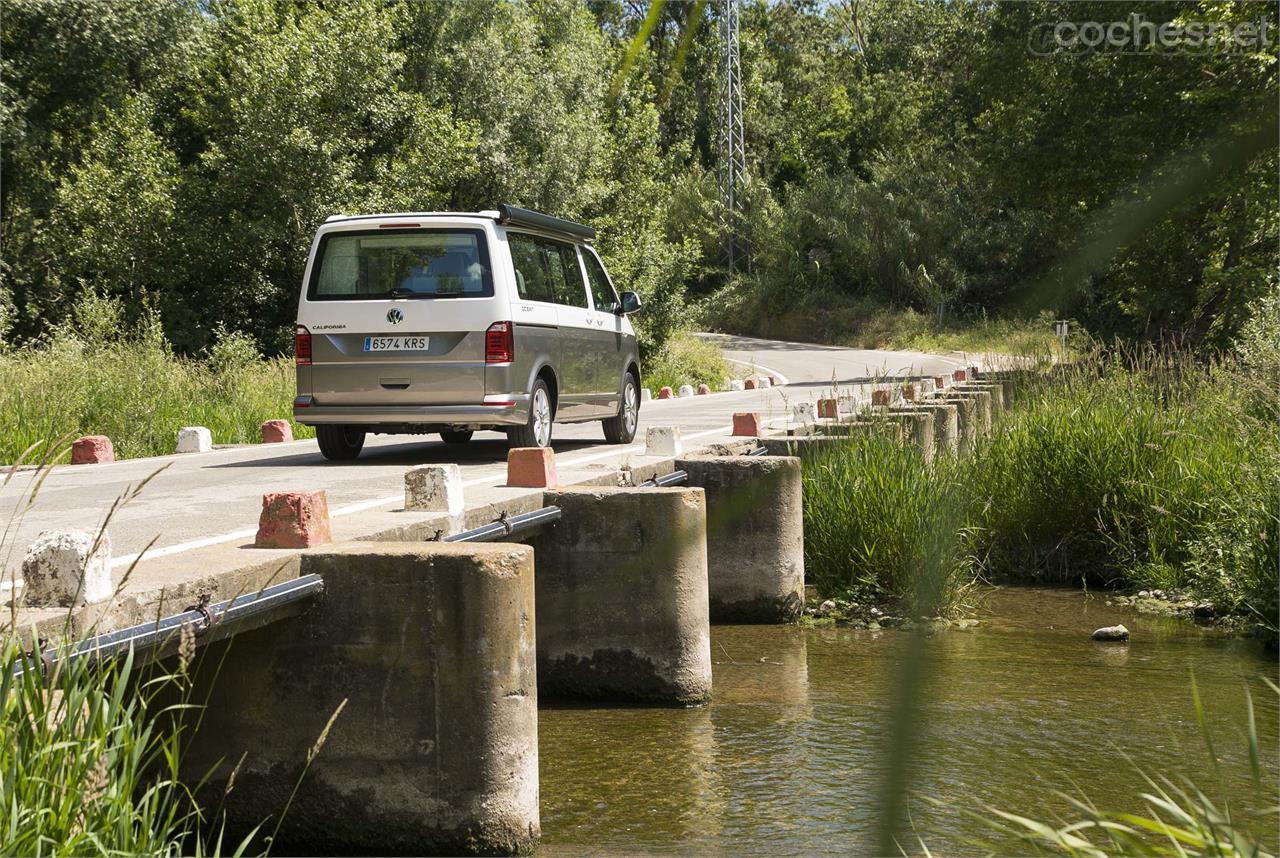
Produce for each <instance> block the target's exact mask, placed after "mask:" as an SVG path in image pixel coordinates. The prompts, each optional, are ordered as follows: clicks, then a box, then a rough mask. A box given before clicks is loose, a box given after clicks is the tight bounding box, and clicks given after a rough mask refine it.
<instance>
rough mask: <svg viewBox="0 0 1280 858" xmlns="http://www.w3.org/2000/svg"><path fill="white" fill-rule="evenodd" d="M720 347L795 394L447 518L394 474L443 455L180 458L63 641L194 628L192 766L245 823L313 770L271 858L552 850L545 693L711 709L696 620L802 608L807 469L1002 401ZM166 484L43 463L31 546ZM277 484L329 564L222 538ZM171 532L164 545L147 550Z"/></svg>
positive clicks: (698, 418)
mask: <svg viewBox="0 0 1280 858" xmlns="http://www.w3.org/2000/svg"><path fill="white" fill-rule="evenodd" d="M726 346H727V347H728V352H729V356H730V357H731V358H734V359H735V360H743V361H749V362H752V363H754V364H755V365H756V366H757V367H759V369H760V371H761V372H762V373H769V374H772V375H775V376H780V377H782V378H783V379H784V380H786V381H788V382H790V383H789V384H786V385H783V386H781V387H772V388H769V389H765V390H755V391H744V392H742V393H728V394H721V395H715V396H707V397H699V398H694V399H689V400H679V399H677V400H671V401H670V402H662V403H648V404H647V405H646V407H645V408H644V409H643V410H642V416H643V418H644V422H643V423H642V426H641V432H642V433H643V432H644V431H645V430H646V429H647V428H651V427H653V428H656V426H655V424H661V425H665V426H672V427H677V428H678V429H679V430H680V431H681V433H682V435H683V437H682V442H683V443H684V444H685V445H686V446H687V452H684V453H682V452H680V451H677V450H674V449H673V448H671V447H670V444H669V442H670V440H671V439H670V438H669V437H666V436H664V434H663V433H659V436H663V437H660V438H659V440H660V441H664V442H665V446H661V449H663V450H665V451H666V452H665V453H664V454H662V455H650V454H652V453H655V450H653V449H649V448H647V447H646V446H645V445H636V446H635V447H631V448H626V449H623V450H619V449H618V448H613V447H605V446H603V445H600V446H599V447H596V446H594V445H588V444H585V443H583V442H582V441H575V440H574V439H573V438H570V439H568V440H566V441H561V442H560V443H558V444H557V458H556V462H555V466H556V470H557V476H558V478H556V479H554V480H552V481H550V482H551V484H550V485H548V486H546V487H545V488H544V487H534V488H529V487H519V486H510V485H508V484H507V483H508V480H506V479H505V477H506V471H505V462H501V461H499V462H494V461H493V460H492V458H489V459H486V458H485V457H486V454H488V455H489V456H490V457H493V454H494V452H495V450H494V449H493V448H492V447H490V446H489V445H485V444H477V445H474V448H473V450H468V457H467V459H466V462H465V464H464V465H463V467H462V469H461V471H460V472H459V477H458V478H456V479H455V480H454V485H453V486H452V489H451V490H456V489H459V488H460V489H461V490H462V491H463V492H464V494H465V502H464V503H463V504H462V506H461V507H458V506H456V504H452V503H446V504H445V506H443V507H439V508H437V509H427V510H422V509H413V508H410V507H412V506H416V505H417V504H416V503H414V502H410V500H409V499H408V498H407V496H406V492H405V490H404V488H403V483H404V481H405V480H406V478H407V477H409V478H410V479H411V480H412V477H411V476H410V474H411V473H412V472H411V471H410V467H409V466H410V465H421V464H423V463H424V462H426V463H428V464H430V462H431V460H433V459H435V460H437V461H438V460H440V459H443V458H445V456H444V455H443V453H444V452H445V450H446V449H448V448H443V447H441V446H438V445H429V444H422V443H417V444H413V445H406V444H404V443H403V442H397V441H396V440H389V441H384V442H382V443H381V444H378V445H377V447H376V449H375V450H374V453H375V455H374V456H373V457H372V461H371V462H368V463H366V462H365V461H364V460H361V462H359V463H357V464H353V465H347V466H333V465H323V466H321V465H319V462H318V459H319V457H318V454H316V453H315V452H314V443H313V442H298V443H297V444H296V445H294V447H292V448H289V449H279V448H277V449H275V450H271V451H265V450H263V449H262V448H251V449H240V450H227V451H219V452H215V453H209V454H202V455H201V456H200V457H181V458H176V459H175V460H174V463H173V467H171V468H170V470H169V471H165V472H163V473H162V474H161V475H160V476H159V477H157V478H156V479H155V480H153V482H152V483H151V484H149V485H148V486H147V488H146V490H145V491H144V493H143V494H142V495H141V496H140V497H139V499H138V501H131V502H130V503H129V504H128V505H126V506H125V507H124V508H123V514H122V516H121V518H120V519H113V520H112V522H111V524H110V530H111V532H112V536H113V538H114V539H116V541H117V542H116V544H117V547H118V548H119V549H122V554H121V555H120V556H117V557H116V558H114V560H113V561H112V562H113V563H114V564H115V565H116V566H117V567H118V568H126V567H127V568H131V570H132V571H131V572H130V576H129V580H128V581H127V582H126V585H125V586H124V587H123V588H121V589H120V591H119V593H118V594H117V595H116V596H115V597H114V598H111V599H108V600H105V601H103V602H99V603H95V604H91V605H88V606H85V607H83V608H80V609H78V610H76V611H75V612H74V617H75V631H76V632H77V633H78V634H81V635H88V634H103V633H112V632H114V633H115V634H116V635H117V636H120V635H124V636H125V637H129V636H131V635H133V636H135V637H133V638H130V639H134V640H141V638H138V637H136V635H137V634H139V632H138V630H139V629H140V630H141V632H140V634H142V635H150V636H151V637H152V638H155V639H156V640H153V641H151V642H152V643H158V644H159V645H160V649H159V650H158V651H159V652H164V651H165V650H164V647H165V646H170V647H171V646H172V644H173V643H174V642H175V641H176V635H175V634H174V633H173V631H174V630H175V629H176V628H177V626H176V625H174V624H173V623H171V624H169V625H167V626H166V627H165V628H166V629H168V630H169V634H168V637H167V638H166V639H165V640H159V638H160V637H161V630H159V629H157V628H156V618H157V617H172V618H173V619H174V622H175V623H182V622H191V623H193V624H194V626H195V627H196V628H197V629H198V630H199V631H200V632H201V635H202V636H201V638H200V639H201V641H202V642H207V643H208V646H206V647H205V648H204V649H203V663H204V665H205V666H206V669H202V670H200V671H197V673H196V676H197V680H198V683H199V687H198V688H197V690H196V698H195V699H197V700H203V699H206V696H207V699H209V700H210V701H211V705H210V707H209V708H208V710H207V711H206V712H205V713H204V714H203V716H202V718H201V721H200V726H199V729H198V731H197V732H196V733H195V735H194V736H193V737H192V741H191V744H190V747H189V750H188V754H187V757H186V764H187V765H188V766H189V767H190V771H191V772H192V774H193V776H202V775H204V774H205V773H206V772H207V771H209V770H212V771H213V772H214V775H213V777H212V778H211V779H210V780H209V782H208V784H207V786H206V789H208V790H209V791H210V792H209V794H210V795H211V796H213V799H212V800H213V801H214V802H215V803H219V802H223V801H224V796H223V788H224V787H225V786H226V785H227V784H229V783H230V782H232V781H234V789H232V790H231V791H230V792H229V793H226V795H225V806H226V808H227V810H228V813H229V816H230V819H231V821H232V823H233V825H235V824H240V825H243V826H245V827H249V826H252V825H254V824H257V823H258V822H260V821H261V820H262V818H263V817H264V816H266V815H268V814H271V813H273V812H276V811H278V810H279V809H280V808H281V807H283V806H284V804H285V803H286V801H287V799H288V797H289V795H290V793H291V791H292V790H293V788H294V786H295V784H297V783H298V782H299V779H300V777H301V775H302V772H303V770H304V769H306V776H305V778H302V780H301V783H302V786H301V789H300V790H299V792H298V795H297V797H296V798H295V799H294V801H293V803H292V805H291V806H290V810H289V813H288V815H287V816H286V818H285V821H284V824H283V828H282V829H281V831H280V835H279V841H278V844H277V851H293V852H350V853H370V852H380V853H381V852H386V853H390V852H410V853H419V854H420V853H423V852H431V851H436V852H444V853H455V852H463V851H465V852H485V853H493V852H497V853H508V852H519V851H525V850H527V849H529V848H531V847H532V845H533V844H534V843H535V842H536V840H537V838H538V834H539V818H538V756H537V753H538V752H537V708H538V701H539V700H540V699H541V700H543V701H547V700H550V699H567V700H574V701H579V702H581V703H586V704H591V703H593V702H609V703H618V702H624V703H631V704H649V705H671V706H689V705H698V704H699V703H702V702H704V701H706V700H707V699H708V698H709V697H710V695H712V694H714V689H713V687H712V682H711V653H710V632H709V627H710V624H711V623H713V622H722V621H723V622H786V621H788V620H790V619H792V618H794V617H795V616H796V615H797V614H798V613H799V611H800V610H801V608H802V605H803V598H804V590H803V582H804V576H803V532H802V519H801V501H802V498H801V481H800V468H801V460H802V459H803V458H805V457H808V456H810V455H812V454H813V453H814V452H815V451H817V450H820V449H822V448H824V447H826V446H830V445H832V444H836V443H839V437H838V436H840V435H842V434H847V433H850V432H858V431H872V430H874V431H882V430H883V429H884V428H885V427H886V426H887V427H889V431H893V432H897V433H898V434H899V435H900V436H901V437H903V438H904V440H906V441H908V442H910V443H914V444H917V445H918V446H919V447H920V449H921V450H922V451H923V452H925V454H926V456H927V457H932V456H935V455H949V454H955V453H958V452H961V451H963V450H964V449H966V448H969V447H972V444H973V443H974V442H975V440H976V438H977V437H978V436H979V435H980V434H981V433H982V432H984V431H987V429H989V426H990V419H991V413H992V410H993V409H998V408H1000V407H1002V405H1003V403H1004V401H1005V391H1004V388H1003V386H1002V385H1000V384H999V383H998V382H997V383H994V384H991V383H983V382H979V383H976V384H975V383H973V382H972V381H971V379H968V378H963V379H958V378H957V376H956V369H957V368H959V367H961V366H965V365H968V364H970V363H971V361H967V360H964V359H963V358H962V357H958V358H944V357H927V356H919V355H901V354H898V355H894V354H886V353H858V352H851V351H850V350H838V349H825V348H822V347H811V346H794V345H789V344H777V343H766V342H763V341H742V340H729V341H727V342H726ZM868 354H870V355H871V356H873V357H874V358H876V359H877V361H878V362H877V363H876V364H871V363H870V362H869V360H868V358H867V355H868ZM757 355H759V356H758V357H757ZM895 362H901V363H899V365H897V366H894V365H892V364H894V363H895ZM833 373H834V375H835V378H836V383H835V384H834V385H833V384H832V376H833ZM963 374H964V373H963V372H962V373H961V375H963ZM888 377H894V378H895V379H896V380H895V381H893V382H890V381H888V380H887V378H888ZM905 377H912V378H916V379H919V380H920V382H921V383H920V384H918V385H913V386H909V387H906V388H904V387H903V385H902V382H901V379H902V378H905ZM935 377H936V378H939V379H943V380H944V381H945V385H943V384H940V383H939V382H938V381H935ZM842 379H843V383H842ZM797 406H800V407H799V408H797ZM741 413H752V414H755V415H757V420H756V421H753V422H754V423H757V424H758V425H759V426H760V427H761V431H760V432H759V433H758V434H757V433H756V432H754V431H752V432H750V434H748V435H742V434H739V435H735V434H734V429H735V425H734V424H735V423H739V421H737V420H734V419H732V418H733V417H734V415H735V414H741ZM819 413H822V414H825V415H826V416H819ZM646 424H647V425H646ZM752 428H754V426H753V427H752ZM737 429H738V430H739V432H742V431H744V427H743V426H742V425H739V426H737ZM578 431H580V432H584V431H586V430H578ZM449 452H450V453H452V452H453V450H452V449H449ZM752 453H757V454H759V453H763V454H764V455H749V454H752ZM378 454H381V455H378ZM449 457H450V458H453V456H449ZM196 459H201V460H202V461H198V462H197V461H196ZM156 465H157V463H156V462H155V461H147V462H122V463H119V464H117V465H100V466H92V467H89V468H58V469H57V470H56V471H55V472H54V474H53V475H52V476H50V477H49V478H48V484H47V485H48V487H46V488H45V489H43V490H42V492H41V496H40V497H39V498H38V499H37V503H36V505H35V506H33V507H32V508H31V509H30V511H29V512H28V513H27V517H26V518H25V519H24V520H23V522H22V525H21V527H20V528H19V533H27V534H33V533H34V531H35V530H36V529H40V530H43V529H47V528H50V527H59V526H61V527H70V526H78V527H85V526H86V525H88V526H92V525H93V523H94V522H93V521H92V520H90V521H85V520H84V518H85V517H86V516H88V515H89V509H90V508H93V509H94V510H95V512H94V517H95V518H96V517H99V516H100V515H101V512H99V511H98V510H100V509H101V508H103V507H105V506H106V503H104V502H103V501H105V500H106V498H104V497H102V496H101V494H100V493H101V492H102V491H104V490H105V491H106V492H107V494H108V495H109V494H110V493H112V492H115V493H116V494H119V493H121V491H122V489H123V488H124V486H123V485H122V483H125V482H131V481H134V480H138V479H140V478H142V477H143V476H145V475H146V474H147V473H150V472H152V471H154V470H155V468H156ZM175 472H176V473H175ZM680 473H683V474H684V476H683V478H681V477H680V476H679V474H680ZM673 474H674V475H675V476H674V477H672V476H671V475H673ZM95 476H96V478H97V480H98V481H101V482H96V481H95ZM175 478H176V479H175ZM655 478H656V481H657V483H659V484H657V485H655V484H653V483H654V481H655ZM662 483H665V485H664V484H662ZM245 484H247V485H248V488H246V485H245ZM153 487H154V488H155V489H156V492H155V494H153V495H151V499H148V500H143V499H144V498H147V497H148V494H150V493H151V491H152V489H153ZM282 488H299V489H301V488H322V489H324V490H325V491H327V492H329V493H330V495H331V496H333V497H335V498H336V499H338V500H339V503H338V504H337V505H336V507H335V509H333V513H334V515H333V518H332V521H331V528H332V531H333V539H334V543H333V544H332V545H324V546H319V547H314V548H310V549H308V550H303V551H299V550H294V549H272V548H255V547H253V546H252V542H251V540H252V539H253V536H254V533H255V529H254V528H251V527H243V526H242V527H238V528H235V529H229V528H231V527H234V526H235V525H244V524H248V523H251V522H253V521H254V520H255V519H256V517H257V515H258V511H259V508H260V505H261V501H260V497H259V495H260V493H261V491H264V490H269V489H282ZM393 490H394V492H395V493H394V495H393V494H391V492H392V491H393ZM224 494H230V495H232V497H233V498H234V500H232V501H231V502H228V501H227V500H226V498H225V497H224ZM157 495H158V497H156V496H157ZM370 495H372V496H370ZM206 498H207V500H206ZM0 499H3V498H0ZM446 500H448V499H446ZM453 500H454V501H456V498H454V499H453ZM7 501H8V503H9V504H13V503H15V501H16V499H15V498H14V497H12V495H10V497H8V498H7ZM95 504H96V506H95ZM549 508H554V509H555V510H557V511H558V512H557V515H556V517H557V518H558V520H556V521H554V522H550V521H549V522H548V523H546V524H544V525H543V526H541V527H534V528H530V529H529V530H527V531H524V532H510V533H508V532H507V531H508V529H509V528H508V526H507V525H502V526H500V528H499V530H500V533H499V534H498V535H500V536H502V537H505V538H504V539H503V541H498V542H479V541H477V542H470V541H466V542H444V541H439V538H440V537H441V536H448V535H449V534H454V535H457V534H458V533H459V532H463V531H470V530H471V529H473V528H477V527H481V526H485V525H490V524H492V523H493V522H494V521H499V522H511V521H512V520H513V517H517V516H521V515H523V514H528V513H533V512H535V511H537V510H544V509H549ZM77 516H78V517H77ZM201 520H203V525H201V524H200V521H201ZM170 522H172V523H173V524H174V526H175V529H176V530H177V531H178V532H179V536H178V538H177V539H176V540H174V538H173V537H169V540H170V541H165V542H161V543H157V545H156V546H153V547H152V549H151V550H148V551H146V552H145V553H144V552H143V549H144V547H145V545H146V540H148V539H150V537H149V536H148V533H168V532H170V529H169V528H168V527H167V525H168V524H169V523H170ZM489 529H490V530H493V528H489ZM209 531H213V532H212V533H210V532H209ZM201 533H203V534H204V535H199V534H201ZM140 553H141V554H142V555H143V556H142V559H141V560H138V559H137V557H136V555H137V554H140ZM285 591H289V593H292V595H291V596H288V598H286V595H287V594H286V593H285ZM268 593H269V594H272V599H263V600H262V601H260V602H257V597H258V595H259V594H268ZM277 595H279V600H278V601H279V605H278V606H277V605H276V604H275V602H274V601H273V600H274V599H275V597H276V596H277ZM298 597H303V598H298ZM255 602H257V603H256V604H254V603H255ZM210 605H212V606H214V607H213V611H214V612H212V613H211V611H210V608H209V607H208V606H210ZM236 605H239V606H240V607H239V608H237V607H236ZM228 606H230V607H228ZM241 610H242V614H234V611H241ZM217 612H223V613H217ZM233 614H234V616H233ZM65 617H66V609H55V608H44V609H25V610H23V611H21V612H19V613H18V615H17V622H18V625H19V628H20V629H25V628H27V627H29V626H31V625H32V624H34V625H35V627H37V628H44V629H46V630H47V632H48V633H49V634H50V635H52V634H53V633H54V630H55V629H56V628H60V627H61V624H62V623H63V621H64V620H65ZM237 618H239V619H237ZM219 620H225V622H223V623H221V624H219V622H218V621H219ZM210 621H212V622H210ZM121 629H123V630H125V631H124V632H119V631H116V630H121ZM117 639H118V638H112V639H111V640H117ZM339 710H340V711H339ZM335 712H338V713H339V714H338V715H337V717H336V719H335V720H333V722H332V724H331V725H330V723H329V722H330V719H331V717H332V716H333V715H334V713H335ZM327 725H328V726H327ZM322 733H327V740H326V743H325V745H324V748H323V750H322V751H321V752H320V753H319V755H317V756H316V757H315V759H314V760H310V761H309V754H310V751H311V749H312V747H313V745H314V744H315V742H316V740H317V737H318V736H320V735H321V734H322ZM308 762H310V766H309V768H307V765H308Z"/></svg>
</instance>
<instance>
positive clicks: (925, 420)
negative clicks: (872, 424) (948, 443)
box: [879, 408, 935, 462]
mask: <svg viewBox="0 0 1280 858" xmlns="http://www.w3.org/2000/svg"><path fill="white" fill-rule="evenodd" d="M879 413H880V416H881V417H883V418H884V419H885V420H886V421H887V422H889V423H890V424H893V423H897V424H899V425H901V426H902V429H903V433H904V435H905V438H906V441H907V443H908V444H910V445H911V446H913V447H915V448H916V449H918V450H919V451H920V453H921V455H922V456H924V460H925V461H926V462H932V461H933V452H934V447H935V444H934V440H933V415H932V414H927V413H925V412H923V411H919V410H913V409H905V408H884V409H882V410H881V411H880V412H879Z"/></svg>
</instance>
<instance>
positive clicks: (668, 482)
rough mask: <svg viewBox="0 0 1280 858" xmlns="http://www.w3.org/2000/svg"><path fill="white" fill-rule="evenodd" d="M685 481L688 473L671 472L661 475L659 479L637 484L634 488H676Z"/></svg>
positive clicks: (654, 478)
mask: <svg viewBox="0 0 1280 858" xmlns="http://www.w3.org/2000/svg"><path fill="white" fill-rule="evenodd" d="M687 479H689V472H688V471H672V472H671V473H669V474H663V475H662V476H660V477H653V478H652V479H648V480H645V481H644V482H643V483H638V484H637V485H636V488H638V489H652V488H664V487H666V486H678V485H680V484H681V483H683V482H684V481H685V480H687Z"/></svg>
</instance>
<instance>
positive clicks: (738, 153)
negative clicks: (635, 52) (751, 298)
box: [718, 0, 747, 274]
mask: <svg viewBox="0 0 1280 858" xmlns="http://www.w3.org/2000/svg"><path fill="white" fill-rule="evenodd" d="M723 3H724V16H723V17H722V18H721V20H720V44H721V55H720V171H719V177H718V178H719V182H720V195H721V199H722V200H723V202H724V213H725V224H724V226H725V245H726V247H725V250H726V253H727V256H728V263H729V273H730V274H733V273H734V272H735V271H737V270H738V269H739V268H740V267H745V265H746V263H747V256H746V248H745V246H744V245H743V242H742V239H741V238H740V237H739V235H738V226H739V223H740V219H741V205H742V200H741V196H742V186H743V184H744V183H745V181H746V168H747V160H746V159H747V153H746V148H745V146H744V145H743V134H742V62H741V58H740V54H739V50H738V0H723Z"/></svg>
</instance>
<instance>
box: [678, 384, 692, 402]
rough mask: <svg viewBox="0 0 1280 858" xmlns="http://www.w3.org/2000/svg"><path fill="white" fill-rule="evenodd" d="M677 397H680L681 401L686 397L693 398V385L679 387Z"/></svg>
mask: <svg viewBox="0 0 1280 858" xmlns="http://www.w3.org/2000/svg"><path fill="white" fill-rule="evenodd" d="M678 395H679V396H680V398H681V399H683V398H684V397H686V396H693V385H692V384H682V385H680V390H679V393H678Z"/></svg>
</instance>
